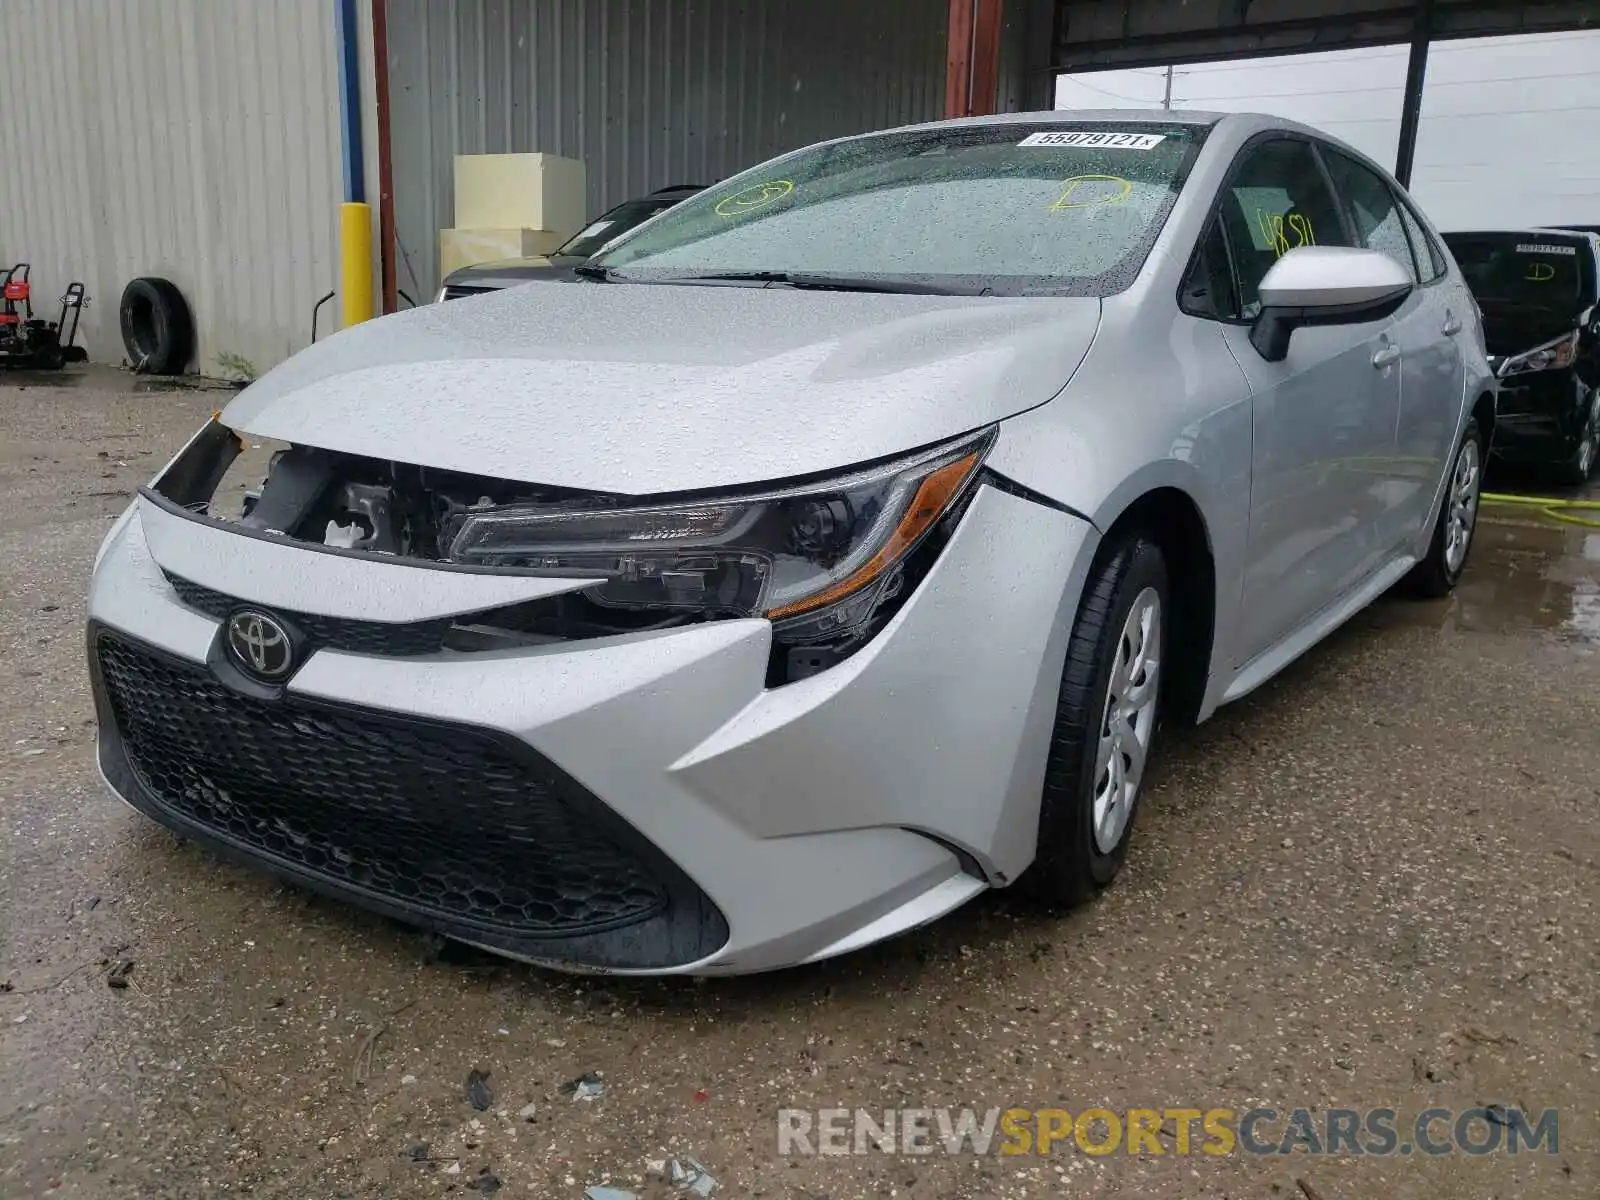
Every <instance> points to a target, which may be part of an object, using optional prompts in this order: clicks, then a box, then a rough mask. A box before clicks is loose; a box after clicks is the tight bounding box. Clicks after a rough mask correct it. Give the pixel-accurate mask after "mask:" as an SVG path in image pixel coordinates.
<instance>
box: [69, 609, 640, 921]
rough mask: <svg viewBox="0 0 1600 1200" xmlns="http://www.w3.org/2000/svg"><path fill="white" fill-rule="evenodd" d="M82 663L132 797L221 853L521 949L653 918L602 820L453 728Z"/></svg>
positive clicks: (190, 670)
mask: <svg viewBox="0 0 1600 1200" xmlns="http://www.w3.org/2000/svg"><path fill="white" fill-rule="evenodd" d="M93 653H94V654H95V655H96V659H97V666H98V668H99V675H100V681H101V686H102V687H103V689H104V694H105V698H106V700H107V702H108V703H109V706H110V708H111V712H112V715H113V716H114V718H115V721H116V725H117V729H118V730H119V732H120V734H121V737H122V740H123V743H124V746H125V748H126V753H127V756H128V759H129V762H130V765H131V767H132V769H133V771H134V773H135V775H136V776H137V777H138V781H139V782H140V783H141V784H142V785H143V786H144V787H145V788H146V789H147V790H148V792H149V793H150V795H151V797H152V798H153V799H154V800H155V801H157V802H158V803H159V804H160V805H162V806H164V807H166V808H167V809H170V810H171V811H173V812H175V813H177V814H179V815H180V816H182V817H184V818H186V819H187V820H189V821H192V822H194V823H196V824H198V825H200V826H202V827H204V828H206V829H209V830H213V831H215V832H217V833H219V834H221V835H223V836H224V837H225V838H227V839H229V840H231V841H232V842H234V843H238V844H242V845H243V846H245V847H248V848H250V849H253V850H256V851H258V852H260V853H262V854H264V855H267V856H270V857H271V858H276V859H278V860H281V861H283V862H285V863H288V864H290V865H292V866H294V867H297V868H300V869H303V870H306V871H308V872H311V873H313V874H314V875H316V876H319V877H322V878H325V879H330V880H334V881H337V882H339V883H343V884H348V885H352V886H353V887H356V888H359V889H362V890H364V891H366V892H369V893H376V894H377V895H378V896H380V897H382V898H387V899H390V900H392V901H394V902H395V903H397V904H399V905H401V906H403V907H405V908H407V909H409V910H416V911H419V912H422V913H425V914H433V915H436V916H438V917H441V918H444V919H446V920H452V921H457V922H461V921H464V922H469V923H471V924H472V925H474V926H476V927H482V928H489V929H503V930H506V931H508V932H514V933H515V934H516V935H517V936H519V937H537V936H570V935H576V934H583V933H594V932H599V931H603V930H606V929H614V928H617V927H619V926H624V925H630V924H633V923H635V922H639V921H644V920H646V919H648V918H650V917H652V916H654V915H655V914H658V913H659V912H661V910H662V909H663V908H664V907H665V906H666V905H667V902H668V889H667V887H666V886H665V885H664V883H663V881H662V880H661V879H660V878H657V877H656V876H655V875H654V874H653V872H652V870H651V869H650V866H649V865H648V864H647V863H645V862H644V861H642V860H641V859H640V857H639V856H638V855H636V854H635V853H633V852H632V851H631V850H629V849H628V848H626V846H625V844H624V843H625V842H626V841H627V836H626V835H623V836H613V835H614V834H615V832H616V831H615V826H616V825H618V824H619V822H617V819H616V818H615V817H614V816H612V815H610V814H609V813H608V812H607V811H606V810H604V808H603V806H602V805H600V804H599V802H598V801H596V800H595V799H594V798H593V797H592V796H589V794H588V793H587V792H585V791H584V790H583V789H582V787H581V786H580V785H578V784H577V783H576V782H575V781H573V780H572V779H571V778H570V777H568V776H566V775H565V774H564V773H563V772H561V771H560V769H559V768H557V767H555V766H554V765H553V764H550V763H548V762H545V761H544V760H542V759H540V758H539V757H538V756H537V755H535V754H533V753H532V751H531V750H530V751H528V752H527V753H522V752H520V751H519V750H515V749H513V748H511V747H509V746H508V745H507V744H506V743H505V742H503V741H501V740H500V739H499V738H497V737H496V736H495V735H493V734H490V733H486V732H484V731H480V730H474V729H470V728H465V727H457V726H435V725H430V724H413V723H410V722H407V721H404V720H403V719H400V718H393V717H387V716H384V715H382V714H377V713H369V712H365V711H359V712H358V711H353V710H346V709H334V708H325V707H323V706H321V705H316V704H313V703H310V702H306V701H302V700H296V699H293V698H290V699H286V700H283V701H276V702H274V701H258V700H253V699H249V698H246V697H242V696H238V695H235V694H234V693H233V692H231V691H229V690H228V689H227V688H224V687H223V686H222V685H221V684H220V683H218V682H217V681H216V679H215V678H214V677H212V676H211V674H210V673H209V672H207V671H206V670H205V669H203V668H201V667H199V666H198V665H196V666H192V667H191V666H188V665H185V664H181V663H178V662H175V661H173V660H169V659H167V658H165V657H162V656H158V655H156V654H154V653H151V652H150V651H148V650H146V649H144V648H143V647H141V646H138V645H137V644H133V643H129V642H126V641H124V640H123V639H121V638H119V637H116V636H115V635H112V634H109V633H104V632H102V633H101V634H99V636H98V637H97V638H95V639H94V650H93ZM628 832H629V833H631V831H628ZM633 836H635V837H636V836H637V835H633Z"/></svg>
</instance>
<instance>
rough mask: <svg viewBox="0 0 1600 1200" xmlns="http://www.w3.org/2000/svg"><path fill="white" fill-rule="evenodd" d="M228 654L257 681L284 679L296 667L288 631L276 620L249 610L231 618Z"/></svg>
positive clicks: (229, 622) (229, 620)
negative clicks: (290, 669)
mask: <svg viewBox="0 0 1600 1200" xmlns="http://www.w3.org/2000/svg"><path fill="white" fill-rule="evenodd" d="M228 652H229V653H230V654H232V655H233V660H234V661H235V662H236V663H238V664H239V665H240V666H241V667H243V668H244V669H245V670H246V671H248V672H249V673H250V674H252V675H254V676H255V677H256V678H258V679H265V680H273V681H276V680H279V679H282V678H283V677H284V676H285V675H287V674H288V673H289V668H290V667H292V666H293V665H294V643H292V642H291V641H290V640H289V631H288V630H287V629H285V628H284V627H283V626H282V624H280V623H279V622H278V621H277V620H276V619H275V618H273V617H269V616H268V615H267V614H266V613H263V612H255V611H253V610H250V609H244V610H242V611H240V612H236V613H234V614H233V616H231V617H229V618H228Z"/></svg>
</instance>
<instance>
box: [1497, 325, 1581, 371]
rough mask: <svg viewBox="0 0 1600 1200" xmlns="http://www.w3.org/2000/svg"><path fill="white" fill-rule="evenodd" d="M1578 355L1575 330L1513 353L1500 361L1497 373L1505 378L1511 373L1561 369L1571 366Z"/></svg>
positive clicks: (1576, 332)
mask: <svg viewBox="0 0 1600 1200" xmlns="http://www.w3.org/2000/svg"><path fill="white" fill-rule="evenodd" d="M1577 357H1578V331H1577V330H1573V331H1572V332H1571V333H1564V334H1562V335H1561V336H1560V337H1558V338H1556V339H1555V340H1554V341H1549V342H1546V343H1545V344H1544V345H1542V346H1535V347H1534V348H1533V349H1532V350H1529V351H1526V352H1525V353H1523V354H1513V355H1511V356H1510V357H1509V358H1506V359H1505V360H1503V361H1502V362H1501V363H1500V369H1499V370H1498V371H1496V372H1495V373H1496V374H1497V375H1499V376H1500V378H1501V379H1504V378H1506V377H1507V376H1509V375H1528V374H1532V373H1533V372H1534V371H1559V370H1561V369H1563V368H1565V367H1570V366H1571V365H1572V364H1573V362H1574V361H1576V359H1577Z"/></svg>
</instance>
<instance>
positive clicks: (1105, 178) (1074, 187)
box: [1050, 175, 1133, 212]
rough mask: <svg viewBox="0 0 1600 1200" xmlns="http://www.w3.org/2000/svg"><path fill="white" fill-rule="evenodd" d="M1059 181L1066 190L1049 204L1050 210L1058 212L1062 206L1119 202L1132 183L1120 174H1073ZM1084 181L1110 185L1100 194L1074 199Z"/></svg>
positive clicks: (1131, 188) (1127, 192)
mask: <svg viewBox="0 0 1600 1200" xmlns="http://www.w3.org/2000/svg"><path fill="white" fill-rule="evenodd" d="M1061 183H1062V185H1063V186H1064V187H1065V188H1066V190H1065V191H1063V192H1062V193H1061V195H1060V196H1059V197H1058V198H1057V199H1056V202H1055V203H1054V204H1052V205H1050V211H1051V212H1059V211H1060V210H1061V209H1064V208H1093V207H1094V206H1095V205H1097V204H1121V203H1122V202H1123V201H1124V200H1126V199H1127V198H1128V196H1129V194H1130V193H1132V191H1133V184H1132V183H1131V182H1129V181H1128V180H1126V179H1123V178H1122V177H1121V176H1120V175H1074V176H1073V177H1072V178H1071V179H1063V180H1062V181H1061ZM1086 183H1105V184H1111V185H1112V186H1111V187H1110V188H1108V189H1107V190H1106V191H1105V192H1104V193H1102V194H1100V195H1094V194H1092V193H1091V194H1089V195H1087V196H1083V197H1078V198H1076V199H1075V198H1074V197H1075V196H1077V193H1078V189H1079V188H1081V187H1082V186H1083V185H1084V184H1086Z"/></svg>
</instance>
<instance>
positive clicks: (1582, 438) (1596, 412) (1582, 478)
mask: <svg viewBox="0 0 1600 1200" xmlns="http://www.w3.org/2000/svg"><path fill="white" fill-rule="evenodd" d="M1597 456H1600V391H1596V392H1595V394H1594V395H1593V396H1592V397H1591V398H1590V400H1589V413H1588V417H1587V419H1586V420H1585V421H1584V423H1583V432H1582V433H1581V434H1580V435H1579V438H1578V444H1577V445H1576V446H1574V447H1573V450H1572V456H1571V457H1570V458H1569V459H1567V463H1566V467H1565V469H1564V470H1563V471H1562V475H1563V476H1565V481H1566V482H1567V483H1570V484H1573V485H1574V486H1576V487H1582V486H1583V485H1584V484H1586V483H1588V482H1589V476H1591V475H1593V474H1594V464H1595V459H1596V457H1597Z"/></svg>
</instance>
